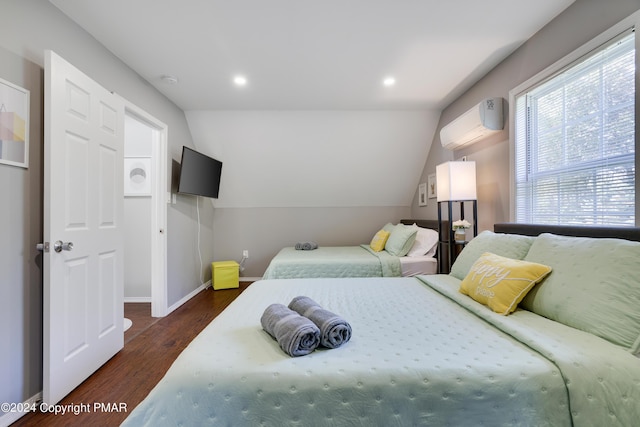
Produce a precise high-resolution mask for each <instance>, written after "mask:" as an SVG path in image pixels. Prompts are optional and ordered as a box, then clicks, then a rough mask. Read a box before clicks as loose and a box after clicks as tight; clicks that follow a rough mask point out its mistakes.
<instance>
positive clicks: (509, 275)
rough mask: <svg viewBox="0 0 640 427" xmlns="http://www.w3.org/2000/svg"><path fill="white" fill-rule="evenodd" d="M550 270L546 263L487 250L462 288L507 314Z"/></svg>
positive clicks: (467, 293)
mask: <svg viewBox="0 0 640 427" xmlns="http://www.w3.org/2000/svg"><path fill="white" fill-rule="evenodd" d="M549 273H551V267H548V266H546V265H542V264H537V263H535V262H528V261H520V260H516V259H511V258H505V257H502V256H500V255H496V254H492V253H490V252H485V253H483V254H482V255H481V256H480V258H478V260H477V261H476V262H475V263H473V265H472V266H471V269H470V270H469V273H468V274H467V276H466V277H465V278H464V280H463V281H462V283H461V284H460V292H461V293H463V294H465V295H469V296H470V297H471V298H473V299H474V300H476V301H477V302H479V303H480V304H484V305H486V306H488V307H489V308H490V309H492V310H493V311H495V312H496V313H498V314H502V315H505V316H506V315H508V314H509V313H513V311H514V310H515V309H516V307H517V306H518V304H519V303H520V301H522V299H523V298H524V297H525V296H526V295H527V293H528V292H529V291H530V290H531V289H532V288H533V287H534V286H535V285H536V283H538V282H541V281H542V280H543V279H544V278H545V277H547V275H548V274H549Z"/></svg>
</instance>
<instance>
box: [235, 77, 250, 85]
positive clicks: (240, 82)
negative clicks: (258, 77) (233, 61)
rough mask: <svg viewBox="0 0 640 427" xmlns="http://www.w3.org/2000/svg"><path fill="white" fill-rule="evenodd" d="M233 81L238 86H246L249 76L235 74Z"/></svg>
mask: <svg viewBox="0 0 640 427" xmlns="http://www.w3.org/2000/svg"><path fill="white" fill-rule="evenodd" d="M233 83H234V84H235V85H236V86H246V85H247V78H246V77H245V76H235V77H234V78H233Z"/></svg>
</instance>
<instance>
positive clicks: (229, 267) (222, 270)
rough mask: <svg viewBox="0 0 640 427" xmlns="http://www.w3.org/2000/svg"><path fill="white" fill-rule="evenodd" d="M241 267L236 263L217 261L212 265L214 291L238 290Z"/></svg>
mask: <svg viewBox="0 0 640 427" xmlns="http://www.w3.org/2000/svg"><path fill="white" fill-rule="evenodd" d="M239 271H240V266H239V265H238V263H237V262H235V261H215V262H212V263H211V282H212V284H213V289H214V290H218V289H231V288H238V287H240V284H239V282H238V279H239V278H238V276H239Z"/></svg>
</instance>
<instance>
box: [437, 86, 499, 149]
mask: <svg viewBox="0 0 640 427" xmlns="http://www.w3.org/2000/svg"><path fill="white" fill-rule="evenodd" d="M502 102H503V101H502V98H500V97H498V98H487V99H484V100H482V102H480V103H479V104H478V105H476V106H474V107H473V108H471V109H470V110H469V111H467V112H466V113H464V114H463V115H461V116H460V117H458V118H457V119H455V120H454V121H452V122H451V123H449V124H448V125H446V126H445V127H443V128H442V129H441V130H440V142H441V143H442V146H443V147H444V148H446V149H448V150H457V149H458V148H461V147H464V146H465V145H469V144H472V143H474V142H477V141H480V140H481V139H484V138H485V137H487V136H489V135H491V134H494V133H496V132H499V131H501V130H502V129H503V128H504V123H503V116H502Z"/></svg>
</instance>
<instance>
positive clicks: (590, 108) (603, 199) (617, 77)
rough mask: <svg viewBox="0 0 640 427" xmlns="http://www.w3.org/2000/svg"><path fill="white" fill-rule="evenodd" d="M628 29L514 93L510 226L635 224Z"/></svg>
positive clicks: (632, 80)
mask: <svg viewBox="0 0 640 427" xmlns="http://www.w3.org/2000/svg"><path fill="white" fill-rule="evenodd" d="M634 46H635V41H634V33H633V32H632V31H631V30H630V31H629V32H627V33H626V34H624V35H621V36H619V37H618V38H616V39H615V40H612V41H611V42H609V43H607V44H606V45H604V46H602V47H600V48H599V49H597V50H596V51H595V52H592V53H590V54H589V55H587V57H586V58H582V59H580V60H579V61H578V62H576V63H574V64H572V65H571V66H569V67H568V68H566V69H565V70H563V71H562V72H560V73H559V74H557V75H555V76H553V77H551V78H549V79H548V80H546V81H544V82H541V83H539V84H538V85H537V86H534V87H532V88H529V89H528V90H526V91H525V92H524V93H521V94H519V95H518V96H516V106H515V108H516V113H515V192H516V197H515V215H516V222H521V223H537V224H584V225H594V224H599V225H625V226H633V225H634V224H635V135H634V129H635V49H634Z"/></svg>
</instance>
